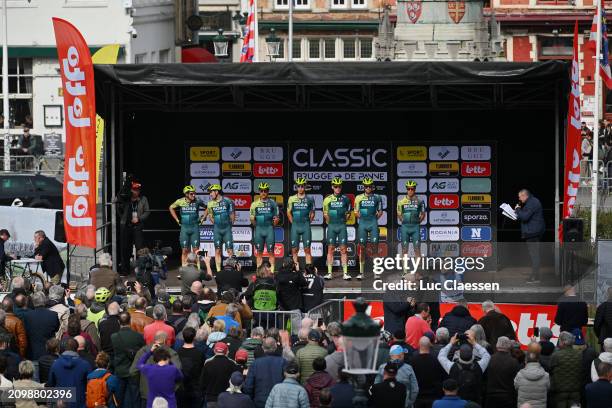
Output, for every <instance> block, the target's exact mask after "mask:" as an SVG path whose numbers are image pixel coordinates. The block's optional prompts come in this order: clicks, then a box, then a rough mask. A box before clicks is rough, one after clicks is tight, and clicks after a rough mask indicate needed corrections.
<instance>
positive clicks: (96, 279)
mask: <svg viewBox="0 0 612 408" xmlns="http://www.w3.org/2000/svg"><path fill="white" fill-rule="evenodd" d="M98 265H99V266H98V267H97V268H94V269H92V270H91V271H90V272H89V283H90V284H92V285H94V286H95V287H96V289H99V288H106V289H108V290H109V291H110V297H113V296H115V288H116V287H117V285H120V284H121V278H120V277H119V274H118V273H117V272H116V271H115V270H113V259H112V258H111V255H110V254H108V253H106V252H104V253H102V254H100V256H99V257H98Z"/></svg>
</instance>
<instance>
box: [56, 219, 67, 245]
mask: <svg viewBox="0 0 612 408" xmlns="http://www.w3.org/2000/svg"><path fill="white" fill-rule="evenodd" d="M53 240H54V241H55V242H61V243H66V230H65V229H64V212H63V211H58V212H56V213H55V231H54V232H53Z"/></svg>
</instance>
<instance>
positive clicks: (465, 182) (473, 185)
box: [461, 178, 491, 193]
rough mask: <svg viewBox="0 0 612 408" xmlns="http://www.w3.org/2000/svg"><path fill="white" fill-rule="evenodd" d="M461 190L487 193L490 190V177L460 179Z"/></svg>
mask: <svg viewBox="0 0 612 408" xmlns="http://www.w3.org/2000/svg"><path fill="white" fill-rule="evenodd" d="M461 191H462V192H464V193H489V192H491V179H489V178H464V179H461Z"/></svg>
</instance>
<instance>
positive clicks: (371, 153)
mask: <svg viewBox="0 0 612 408" xmlns="http://www.w3.org/2000/svg"><path fill="white" fill-rule="evenodd" d="M387 153H388V152H387V149H385V148H370V147H366V148H361V147H335V148H325V147H323V148H301V149H295V150H294V152H293V157H292V159H293V164H294V165H295V166H297V167H302V168H304V167H311V168H318V167H322V168H325V167H327V166H331V167H333V168H337V169H348V168H364V167H365V168H373V167H379V168H385V167H387V164H388V163H387Z"/></svg>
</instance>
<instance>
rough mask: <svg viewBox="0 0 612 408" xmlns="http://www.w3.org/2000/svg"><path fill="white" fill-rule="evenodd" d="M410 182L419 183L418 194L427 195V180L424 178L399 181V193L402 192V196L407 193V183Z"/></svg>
mask: <svg viewBox="0 0 612 408" xmlns="http://www.w3.org/2000/svg"><path fill="white" fill-rule="evenodd" d="M408 180H412V181H414V182H416V183H417V186H416V192H417V193H426V192H427V179H424V178H414V179H407V178H401V179H398V180H397V191H400V192H401V193H402V194H405V193H406V182H407V181H408Z"/></svg>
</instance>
